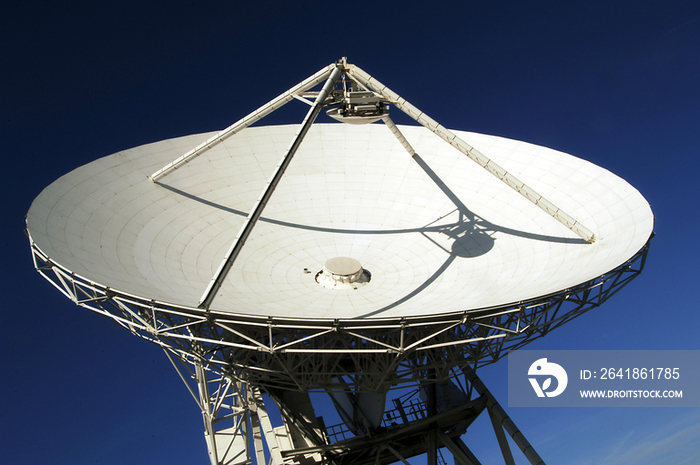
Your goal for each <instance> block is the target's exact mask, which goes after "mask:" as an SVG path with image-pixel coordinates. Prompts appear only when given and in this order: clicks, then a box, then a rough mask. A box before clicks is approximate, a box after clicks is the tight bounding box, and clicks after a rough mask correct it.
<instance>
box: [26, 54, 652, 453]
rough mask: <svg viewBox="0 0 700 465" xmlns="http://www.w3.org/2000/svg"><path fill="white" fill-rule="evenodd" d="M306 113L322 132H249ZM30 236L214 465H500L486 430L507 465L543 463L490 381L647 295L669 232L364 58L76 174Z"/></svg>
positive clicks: (49, 199)
mask: <svg viewBox="0 0 700 465" xmlns="http://www.w3.org/2000/svg"><path fill="white" fill-rule="evenodd" d="M319 86H320V89H319ZM314 89H316V90H314ZM292 100H297V101H300V102H302V103H303V104H306V105H307V106H308V112H307V114H306V117H305V118H304V119H303V121H302V123H301V125H299V126H297V125H281V126H262V125H258V126H254V127H249V126H251V125H252V124H253V123H256V122H258V121H259V120H260V119H262V118H263V117H264V116H266V115H267V114H269V113H271V112H272V111H274V110H276V109H278V108H279V107H281V106H282V105H284V104H286V103H288V102H291V101H292ZM323 110H326V112H327V114H328V115H329V116H330V117H332V118H334V119H335V120H338V121H339V123H338V122H336V123H330V124H314V122H315V120H316V117H317V116H318V115H319V113H320V112H321V111H323ZM394 110H400V111H403V112H404V113H406V114H407V115H408V116H410V117H411V118H413V119H414V120H415V121H416V122H418V123H419V124H420V126H397V125H395V124H394V123H393V122H392V120H391V118H390V115H389V113H390V111H394ZM369 123H376V124H369ZM27 233H28V236H29V239H30V244H31V250H32V254H33V259H34V263H35V266H36V269H37V271H39V273H40V274H41V275H42V276H43V277H44V278H46V279H47V280H48V281H49V282H51V283H52V284H53V285H54V286H55V287H56V288H57V289H58V290H59V291H60V292H62V293H63V294H64V295H65V296H66V297H68V298H70V299H71V300H73V301H74V302H75V303H76V304H78V305H80V306H82V307H85V308H88V309H89V310H92V311H93V312H96V313H98V314H100V315H103V316H105V317H107V318H109V319H111V320H113V321H115V322H116V323H118V324H120V325H121V326H123V327H124V328H126V329H128V330H129V331H131V332H132V333H134V334H136V335H138V336H140V337H143V338H145V339H147V340H149V341H152V342H154V343H156V344H158V345H159V346H161V347H162V348H163V349H164V351H165V354H166V355H167V356H168V357H169V359H170V360H171V362H172V363H173V365H174V366H175V368H176V369H177V370H178V372H179V373H180V375H181V377H182V379H183V381H184V382H185V384H186V386H187V387H188V389H189V390H190V392H191V393H192V395H193V397H194V399H195V400H196V402H197V403H198V405H199V407H200V408H201V410H202V415H203V419H204V430H205V432H204V434H205V439H206V442H207V447H208V450H209V456H210V460H211V463H212V464H214V465H218V464H242V463H250V462H252V461H255V462H256V463H258V464H265V463H271V464H273V465H281V464H306V463H319V464H320V463H324V464H338V465H339V464H346V463H353V464H370V463H372V464H388V463H392V462H396V461H402V462H403V463H409V462H408V460H409V459H410V458H411V457H414V456H416V455H418V454H424V453H427V455H428V463H429V464H431V465H432V464H436V463H438V461H439V458H440V457H441V456H442V454H445V453H449V454H450V455H452V456H453V457H454V460H455V463H457V464H464V465H469V464H479V463H480V462H479V460H478V458H477V457H475V456H474V454H473V453H472V451H471V449H470V448H469V445H468V444H469V438H468V435H467V436H465V439H464V440H463V438H462V436H463V435H464V433H465V432H466V430H467V428H468V427H469V426H470V425H471V424H472V423H473V421H474V420H475V419H476V418H477V417H478V416H479V415H480V414H481V413H482V412H484V411H485V412H487V414H488V416H489V417H490V419H491V420H492V423H493V425H494V431H495V433H496V437H497V439H498V443H499V447H500V450H501V453H502V454H503V457H504V460H505V461H506V463H514V462H513V455H512V452H511V450H510V446H509V444H508V440H507V437H506V435H510V436H511V437H512V439H513V442H514V444H515V445H516V446H517V447H518V448H519V449H520V450H521V451H522V453H523V454H524V455H525V457H526V458H527V459H528V460H529V461H530V463H533V464H537V463H544V462H543V461H542V459H541V458H540V457H539V455H538V454H537V453H536V452H535V451H534V449H533V448H532V446H531V445H530V444H529V443H528V441H527V440H526V439H525V437H524V436H523V435H522V433H520V432H519V430H518V429H517V427H516V426H515V425H514V424H513V422H512V421H511V419H510V418H509V417H508V416H507V414H506V413H505V411H504V410H503V409H502V408H501V407H500V405H499V404H498V402H497V401H496V400H495V399H494V397H493V395H492V394H491V393H490V392H489V391H488V389H487V388H486V386H484V384H483V383H482V382H481V380H480V379H479V378H478V376H477V374H476V370H477V368H478V367H480V366H483V365H486V364H489V363H493V362H495V361H497V360H499V359H500V358H502V357H503V356H504V355H506V353H507V352H508V351H509V350H515V349H518V348H520V347H522V346H523V345H525V344H527V343H528V342H530V341H531V340H533V339H534V338H537V337H540V336H542V335H544V334H546V333H547V332H548V331H550V330H552V329H554V328H556V327H558V326H560V325H562V324H564V323H566V322H568V321H570V320H572V319H573V318H575V317H576V316H578V315H580V314H582V313H583V312H586V311H588V310H590V309H591V308H593V307H597V306H598V305H600V304H601V303H603V302H604V301H606V300H607V299H608V298H610V297H611V296H612V295H613V294H615V293H616V292H617V291H619V290H620V289H621V288H622V287H623V286H625V285H626V284H627V283H629V282H630V281H631V280H632V279H634V278H635V277H636V276H638V275H639V273H641V271H642V269H643V267H644V261H645V257H646V254H647V250H648V246H649V241H650V239H651V237H652V234H653V215H652V212H651V209H650V207H649V205H648V203H647V202H646V200H645V199H644V198H643V197H642V196H641V195H640V194H639V192H638V191H637V190H635V189H634V188H633V187H632V186H630V185H629V184H628V183H627V182H625V181H624V180H623V179H621V178H619V177H617V176H615V175H614V174H612V173H610V172H608V171H606V170H605V169H603V168H600V167H598V166H595V165H593V164H592V163H589V162H586V161H584V160H581V159H578V158H575V157H573V156H571V155H567V154H565V153H561V152H558V151H555V150H551V149H548V148H544V147H539V146H535V145H532V144H528V143H525V142H519V141H514V140H509V139H504V138H501V137H494V136H487V135H482V134H474V133H468V132H463V131H451V130H448V129H446V128H444V127H443V126H441V125H440V124H438V123H437V122H436V121H434V120H433V119H431V118H429V117H428V116H427V115H425V114H424V113H422V112H421V111H420V110H418V109H417V108H416V107H414V106H413V105H411V104H410V103H409V102H407V101H406V100H405V99H403V98H402V97H400V96H399V95H398V94H396V93H395V92H393V91H392V90H391V89H389V88H388V87H386V86H385V85H384V84H382V83H380V82H379V81H377V80H376V79H375V78H373V77H371V76H370V75H369V74H367V73H366V72H365V71H363V70H362V69H360V68H359V67H357V66H355V65H352V64H348V63H347V61H346V60H345V59H344V58H343V59H341V60H340V61H339V62H337V63H332V64H330V65H329V66H327V67H325V68H323V69H321V70H320V71H318V72H317V73H316V74H314V75H312V76H310V77H309V78H308V79H306V80H304V81H303V82H301V83H299V84H297V85H296V86H294V87H292V88H291V89H289V90H288V91H286V92H284V93H283V94H281V95H280V96H279V97H277V98H275V99H273V100H272V101H270V102H269V103H267V104H265V105H263V106H262V107H260V108H259V109H257V110H256V111H254V112H252V113H250V114H249V115H248V116H246V117H244V118H243V119H241V120H240V121H238V122H236V123H235V124H233V125H232V126H230V127H228V128H226V129H225V130H223V131H221V132H217V133H209V134H197V135H190V136H186V137H179V138H175V139H170V140H165V141H161V142H156V143H153V144H148V145H144V146H141V147H136V148H133V149H130V150H124V151H122V152H119V153H116V154H114V155H110V156H107V157H104V158H100V159H98V160H95V161H93V162H91V163H88V164H87V165H85V166H82V167H80V168H78V169H76V170H74V171H72V172H70V173H68V174H66V175H64V176H63V177H61V178H59V179H58V180H57V181H55V182H54V183H53V184H51V185H49V186H48V187H47V188H46V189H45V190H44V191H43V192H42V193H41V194H40V195H39V196H38V197H37V198H36V199H35V200H34V202H33V204H32V206H31V208H30V210H29V212H28V214H27ZM316 393H320V394H316ZM317 395H323V396H325V398H326V399H330V401H331V402H332V405H333V406H335V410H336V411H337V414H336V413H335V412H333V414H334V415H335V416H334V415H326V418H324V417H323V416H321V415H320V413H324V412H320V411H319V409H318V408H317V407H316V401H315V400H314V399H316V396H317ZM277 410H279V417H280V418H276V417H275V415H276V414H275V415H273V414H272V412H273V411H275V412H276V411H277ZM268 412H270V413H268ZM331 417H333V418H339V420H338V421H337V424H333V423H332V422H333V420H332V418H331Z"/></svg>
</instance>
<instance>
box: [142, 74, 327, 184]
mask: <svg viewBox="0 0 700 465" xmlns="http://www.w3.org/2000/svg"><path fill="white" fill-rule="evenodd" d="M334 68H337V67H336V66H335V65H328V66H327V67H325V68H323V69H322V70H320V71H318V72H317V73H316V74H314V75H312V76H310V77H308V78H307V79H305V80H304V81H302V82H300V83H299V84H297V85H296V86H294V87H292V88H291V89H289V90H288V91H287V92H285V93H283V94H281V95H279V96H278V97H276V98H274V99H272V100H270V101H269V102H268V103H266V104H265V105H263V106H261V107H260V108H258V109H257V110H255V111H254V112H252V113H250V114H249V115H248V116H246V117H244V118H242V119H240V120H239V121H236V122H235V123H233V124H232V125H231V126H229V127H227V128H226V129H224V130H223V131H221V132H219V133H217V134H216V135H214V136H212V137H210V138H209V139H207V140H206V141H204V142H202V143H201V144H199V145H197V146H196V147H195V148H193V149H192V150H190V151H188V152H187V153H185V154H183V155H181V156H179V157H178V158H176V159H175V160H173V161H172V162H170V163H168V164H167V165H165V166H164V167H162V168H161V169H159V170H158V171H156V172H154V173H153V174H152V175H151V176H150V179H151V181H153V182H156V181H158V180H159V179H160V178H162V177H163V176H165V175H166V174H168V173H170V172H171V171H174V170H176V169H178V168H179V167H180V166H182V165H183V164H185V163H188V162H190V161H191V160H192V159H194V158H195V157H197V156H199V155H200V154H202V153H203V152H204V151H205V150H207V149H209V148H211V147H213V146H214V145H216V144H218V143H219V142H221V141H222V140H224V139H226V138H227V137H229V136H232V135H234V134H236V133H237V132H239V131H242V130H243V129H245V128H247V127H248V126H250V125H251V124H253V123H255V122H256V121H258V120H260V119H261V118H263V117H265V116H266V115H268V114H270V113H272V112H273V111H275V110H277V109H278V108H280V107H282V106H283V105H284V104H285V103H287V102H289V101H290V100H292V99H294V98H298V99H300V100H302V101H304V102H306V103H309V102H308V101H307V100H304V99H301V98H300V96H299V94H301V93H303V92H304V91H306V90H308V89H311V88H312V87H314V86H315V85H316V84H318V83H319V82H322V81H323V80H324V79H326V78H327V77H328V76H329V75H330V73H331V71H332V70H333V69H334Z"/></svg>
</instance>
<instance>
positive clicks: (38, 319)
mask: <svg viewBox="0 0 700 465" xmlns="http://www.w3.org/2000/svg"><path fill="white" fill-rule="evenodd" d="M451 3H453V4H450V3H446V2H445V3H442V2H409V1H406V2H374V3H366V2H365V3H362V2H345V3H341V2H315V1H299V2H269V1H258V2H226V3H224V2H221V3H218V2H200V1H191V2H179V1H171V2H111V3H109V4H106V5H105V4H102V3H100V2H84V4H81V2H72V3H70V4H67V3H66V2H39V1H25V2H13V3H12V4H8V5H5V6H4V7H3V12H2V15H0V39H1V40H2V47H0V60H1V61H0V63H1V66H0V153H2V162H3V169H2V176H3V178H2V183H0V189H2V198H3V199H4V202H3V210H4V212H5V214H4V221H3V223H2V230H1V231H2V242H1V244H2V251H3V264H4V266H3V267H2V283H3V291H4V292H3V295H4V303H3V305H2V315H3V323H4V324H3V327H4V334H3V337H2V341H1V342H0V344H1V345H0V347H1V348H2V353H3V355H4V357H3V377H2V382H1V383H0V394H2V395H1V398H2V401H0V402H1V404H0V405H1V408H0V451H2V452H0V454H1V455H0V457H2V461H3V462H5V463H17V462H19V461H25V462H29V463H53V464H87V463H103V464H104V463H107V464H121V463H155V464H174V463H202V464H204V463H208V459H207V454H206V447H205V444H204V439H203V436H202V430H203V427H202V424H201V417H200V414H199V411H198V409H197V407H196V405H195V404H194V402H193V401H192V400H191V398H190V397H189V394H188V392H187V391H186V389H185V388H184V386H182V385H181V384H180V381H179V380H178V378H177V375H176V374H175V372H174V370H173V369H172V368H171V367H170V365H169V362H168V361H167V359H166V358H165V356H164V355H163V354H162V352H161V351H160V350H159V349H157V348H156V347H155V346H152V345H150V344H148V343H146V342H144V341H141V340H138V339H137V338H135V337H133V336H131V335H130V334H128V333H127V332H126V331H124V330H122V329H121V328H119V327H117V326H116V325H114V324H113V323H110V322H108V321H106V320H104V319H101V318H99V317H98V316H96V315H93V314H91V313H89V312H88V311H87V310H84V309H81V308H78V307H76V306H74V305H73V304H71V303H70V302H69V301H68V300H67V299H65V298H64V297H63V296H61V295H60V294H59V293H58V292H57V291H56V290H55V289H53V288H52V287H50V286H49V284H48V283H46V282H45V281H44V280H43V279H41V278H40V276H39V275H38V274H37V273H36V272H35V271H34V270H33V267H32V264H31V257H30V254H29V247H28V244H27V241H26V238H25V236H24V234H23V229H24V215H25V213H26V212H27V210H28V209H29V206H30V204H31V201H32V200H33V199H34V197H36V196H37V195H38V194H39V193H40V192H41V190H42V189H43V188H44V187H45V186H47V185H48V184H50V183H51V182H53V181H54V180H55V179H56V178H58V177H59V176H61V175H62V174H65V173H66V172H68V171H70V170H72V169H74V168H76V167H78V166H80V165H83V164H85V163H87V162H89V161H92V160H94V159H96V158H98V157H102V156H105V155H108V154H111V153H114V152H117V151H119V150H121V149H125V148H129V147H134V146H138V145H141V144H144V143H148V142H153V141H157V140H162V139H166V138H171V137H175V136H180V135H185V134H191V133H198V132H204V131H212V130H217V129H221V128H223V127H226V126H228V125H229V124H230V123H232V122H234V121H235V120H237V119H239V118H240V117H242V116H244V115H245V114H247V113H249V112H250V111H252V110H254V109H255V108H257V107H258V106H260V105H261V104H263V103H265V102H267V101H268V100H270V99H271V98H272V97H274V96H276V95H278V94H279V93H281V92H283V91H284V90H286V89H287V88H289V87H291V86H292V85H294V84H296V83H297V82H299V81H301V80H302V79H304V78H305V77H307V76H308V75H310V74H312V73H314V72H315V71H317V70H318V69H320V68H321V67H323V66H325V65H327V64H328V63H330V62H333V61H335V60H337V59H338V58H340V57H341V56H344V55H346V56H348V58H349V61H350V62H352V63H356V64H357V65H359V66H360V67H362V68H363V69H365V70H366V71H368V72H369V73H370V74H372V75H374V76H376V77H377V79H379V80H380V81H382V82H383V83H384V84H386V85H388V86H389V87H391V88H392V89H393V90H395V91H396V92H398V93H399V94H401V96H403V97H404V98H406V99H407V100H409V101H410V102H411V103H413V104H414V105H416V106H417V107H418V108H420V109H421V110H423V111H425V112H426V113H427V114H428V115H430V116H431V117H433V118H434V119H436V120H438V121H440V122H441V123H442V124H443V125H445V126H446V127H449V128H455V129H462V130H468V131H475V132H483V133H487V134H496V135H501V136H505V137H509V138H513V139H520V140H525V141H527V142H532V143H535V144H539V145H545V146H548V147H552V148H555V149H558V150H562V151H565V152H568V153H571V154H574V155H576V156H579V157H581V158H584V159H586V160H589V161H592V162H594V163H596V164H599V165H601V166H603V167H605V168H607V169H609V170H611V171H613V172H614V173H616V174H618V175H620V176H622V177H623V178H625V179H626V180H628V181H629V182H630V183H631V184H632V185H634V186H635V187H636V188H637V189H639V191H640V192H641V193H642V194H643V195H644V196H645V197H646V198H647V200H648V201H649V202H650V204H651V207H652V209H653V211H654V213H655V216H656V232H657V237H656V238H655V239H654V240H653V243H652V250H651V252H650V256H649V260H648V262H647V269H646V271H645V272H644V273H643V274H642V276H641V277H640V278H638V279H637V280H636V281H635V282H633V283H632V284H631V285H630V286H628V287H627V288H626V289H624V290H623V291H622V292H621V293H620V294H618V295H617V296H616V297H615V298H613V299H612V300H611V301H609V302H608V303H606V304H605V305H604V306H603V307H601V308H600V309H597V310H594V311H591V312H589V313H588V314H586V315H584V316H582V317H580V318H578V319H577V320H575V321H574V322H572V323H570V324H569V325H568V326H565V327H563V328H561V329H559V330H557V331H556V332H553V333H552V334H551V335H549V336H547V337H546V338H544V339H543V340H540V341H538V342H536V343H534V344H532V345H531V348H533V349H534V348H537V349H700V342H698V336H697V328H698V326H699V325H698V323H700V317H699V316H698V310H700V308H699V307H700V306H699V305H698V303H697V301H696V296H695V290H696V286H697V285H698V281H699V278H700V270H699V266H698V262H699V261H698V260H699V259H700V246H699V245H698V232H699V231H700V214H699V211H700V209H699V208H698V199H699V198H700V188H699V187H698V181H697V179H698V173H699V172H700V162H699V161H698V160H699V151H700V85H699V81H700V6H698V5H697V3H696V2H693V1H669V0H665V1H648V0H641V1H612V2H611V1H588V2H575V3H574V2H561V1H559V2H554V1H543V2H519V3H516V2H503V1H491V2H461V3H457V2H451ZM290 105H293V104H290ZM296 110H299V107H297V108H296ZM304 111H305V110H304V109H301V112H302V114H303V112H304ZM294 115H295V112H294V111H291V110H290V111H286V110H285V111H284V112H283V113H280V114H275V115H272V116H271V117H269V119H266V120H264V121H265V122H266V123H270V124H274V123H281V122H295V121H300V119H301V117H299V116H294ZM395 120H396V121H397V122H399V123H400V122H407V120H406V119H404V118H401V117H400V116H398V115H397V116H396V117H395ZM505 372H506V362H505V361H503V362H501V363H499V364H497V365H495V366H493V367H490V368H488V369H487V370H485V371H484V374H483V376H484V378H485V380H486V381H487V383H490V385H491V386H492V391H493V392H494V394H495V395H496V396H497V397H499V398H500V399H501V401H502V402H503V403H504V404H505V403H506V398H507V396H506V391H505V384H504V382H505V379H506V378H505ZM509 413H510V414H511V416H512V417H513V418H514V419H515V421H516V422H517V423H518V426H520V428H521V429H522V430H523V431H524V432H525V434H526V435H527V436H528V439H530V441H531V442H532V443H533V444H534V445H535V447H536V448H537V449H538V452H539V453H540V455H542V456H543V458H544V459H545V460H546V461H548V462H551V463H568V464H572V463H574V464H575V463H581V464H583V463H597V464H615V463H634V464H647V463H662V462H663V461H664V460H666V463H684V462H683V460H682V459H687V462H685V463H697V462H699V461H700V446H698V444H700V427H698V424H700V413H699V412H698V409H641V408H636V409H634V408H628V409H574V408H569V409H564V408H561V409H523V408H520V409H511V410H510V412H509ZM487 426H488V425H487ZM465 439H467V441H469V436H467V437H466V438H465ZM483 453H484V454H486V456H488V452H483ZM669 454H676V455H675V456H673V455H669ZM477 455H478V454H477ZM662 457H665V458H664V459H662ZM669 457H671V458H672V460H670V461H669V460H668V458H669ZM484 461H485V462H488V460H487V459H484Z"/></svg>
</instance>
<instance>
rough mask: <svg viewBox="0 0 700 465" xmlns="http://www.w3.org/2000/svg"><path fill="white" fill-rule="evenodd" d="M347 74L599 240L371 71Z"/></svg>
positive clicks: (577, 230)
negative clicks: (389, 86)
mask: <svg viewBox="0 0 700 465" xmlns="http://www.w3.org/2000/svg"><path fill="white" fill-rule="evenodd" d="M346 66H347V69H346V71H347V73H348V74H350V75H352V76H353V77H354V78H355V79H357V80H358V81H359V82H360V83H361V84H362V85H364V86H367V87H369V88H371V89H373V90H374V91H375V92H377V93H379V94H381V95H382V97H384V98H385V99H386V100H387V101H389V102H391V103H392V104H394V105H395V106H396V107H397V108H399V109H400V110H401V111H403V112H404V113H406V114H407V115H408V116H410V117H411V118H413V119H414V120H416V121H417V122H418V123H420V124H421V125H423V126H425V127H426V128H428V129H429V130H430V131H432V132H433V133H435V134H436V135H437V136H439V137H440V138H441V139H443V140H444V141H445V142H447V143H448V144H450V145H451V146H453V147H455V148H456V149H457V150H459V151H460V152H462V153H463V154H464V155H466V156H467V157H469V158H470V159H471V160H473V161H474V162H476V163H477V164H478V165H479V166H481V167H482V168H484V169H485V170H486V171H488V172H489V173H491V174H493V175H494V176H496V177H497V178H498V179H500V180H501V181H503V182H504V183H506V184H507V185H508V186H510V187H511V188H512V189H514V190H515V191H516V192H518V193H519V194H520V195H522V196H523V197H525V198H526V199H528V200H529V201H530V202H532V203H534V204H535V205H537V206H538V207H540V208H541V209H542V210H544V211H545V212H546V213H548V214H549V215H550V216H551V217H552V218H554V219H556V220H557V221H559V222H560V223H561V224H563V225H564V226H566V227H567V228H569V229H570V230H571V231H573V232H574V233H576V234H577V235H578V236H579V237H581V238H582V239H584V240H585V241H586V242H588V243H593V242H594V241H595V239H596V238H595V235H594V234H593V232H592V231H591V230H590V229H588V228H587V227H585V226H584V225H583V224H581V223H579V222H578V221H576V220H575V219H574V218H573V217H571V216H570V215H568V214H567V213H566V212H564V210H562V209H560V208H559V207H557V206H556V205H554V204H553V203H552V202H550V201H549V200H547V199H546V198H544V197H543V196H542V195H540V194H538V193H537V192H535V190H534V189H532V188H531V187H530V186H528V185H526V184H525V183H524V182H522V181H520V180H519V179H518V178H516V177H515V176H513V175H512V174H511V173H509V172H508V171H506V170H505V169H503V168H502V167H501V166H499V165H498V164H497V163H495V162H494V161H493V160H491V159H490V158H488V157H487V156H486V155H484V154H483V153H481V152H479V151H478V150H476V149H475V148H474V147H472V146H471V145H469V144H467V143H466V142H465V141H463V140H462V139H460V138H459V137H457V135H456V134H455V133H453V132H452V131H450V130H449V129H447V128H445V127H444V126H442V125H441V124H439V123H438V122H437V121H435V120H434V119H432V118H430V117H429V116H428V115H426V114H425V113H423V112H422V111H420V110H419V109H418V108H416V107H414V106H413V105H411V104H410V103H409V102H407V101H406V100H405V99H404V98H402V97H401V96H400V95H399V94H397V93H396V92H394V91H392V90H391V89H389V88H388V87H387V86H385V85H384V84H382V83H381V82H379V81H377V80H376V79H374V78H373V77H372V76H370V75H369V74H367V72H365V71H363V70H362V69H360V68H358V67H357V66H355V65H346ZM385 122H386V121H385Z"/></svg>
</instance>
